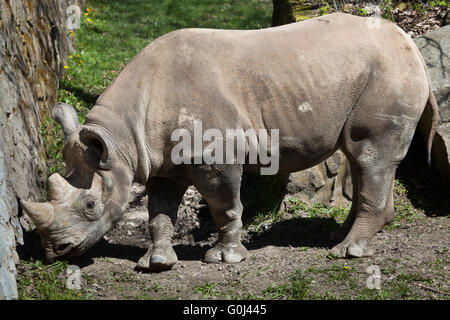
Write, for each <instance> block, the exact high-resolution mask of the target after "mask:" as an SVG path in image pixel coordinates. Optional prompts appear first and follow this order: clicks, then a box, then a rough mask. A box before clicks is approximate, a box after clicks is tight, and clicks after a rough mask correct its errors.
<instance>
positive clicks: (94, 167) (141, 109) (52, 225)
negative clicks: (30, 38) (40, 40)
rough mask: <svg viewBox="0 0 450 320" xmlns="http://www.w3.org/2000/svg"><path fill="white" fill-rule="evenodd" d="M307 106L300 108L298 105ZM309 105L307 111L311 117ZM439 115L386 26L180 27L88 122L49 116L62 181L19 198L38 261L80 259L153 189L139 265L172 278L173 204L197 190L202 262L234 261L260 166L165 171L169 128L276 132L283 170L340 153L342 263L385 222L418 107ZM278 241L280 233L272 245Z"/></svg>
mask: <svg viewBox="0 0 450 320" xmlns="http://www.w3.org/2000/svg"><path fill="white" fill-rule="evenodd" d="M300 106H302V107H300ZM305 106H308V107H307V108H306V107H305ZM426 106H427V107H428V108H430V111H431V112H432V114H433V120H432V123H429V124H427V125H428V128H429V129H430V131H429V132H430V134H429V139H428V150H430V148H431V141H432V138H433V135H434V131H435V126H436V121H437V106H436V102H435V100H434V97H433V95H432V93H431V90H430V83H429V78H428V73H427V71H426V67H425V64H424V62H423V60H422V57H421V56H420V53H419V52H418V50H417V49H416V47H415V45H414V43H413V42H412V41H411V40H410V39H409V37H408V36H407V35H406V34H405V33H404V32H403V31H402V30H401V29H399V28H398V27H396V26H395V25H394V24H392V23H390V22H387V21H381V24H380V26H379V28H374V24H373V21H372V22H371V23H368V20H367V19H365V18H360V17H354V16H350V15H344V14H333V15H328V16H324V17H320V18H315V19H311V20H308V21H304V22H301V23H294V24H290V25H286V26H281V27H276V28H269V29H264V30H254V31H231V30H210V29H184V30H179V31H175V32H171V33H169V34H167V35H165V36H162V37H160V38H158V39H157V40H155V41H153V42H152V43H151V44H149V45H148V46H147V47H146V48H145V49H143V50H142V51H141V52H140V53H139V54H138V55H137V56H136V57H135V58H134V59H133V60H132V61H131V62H130V63H129V64H128V65H127V66H126V67H125V68H124V69H123V71H122V72H121V73H120V75H119V76H118V78H117V79H116V80H115V81H114V83H113V84H112V85H111V86H110V87H109V88H108V89H107V90H106V91H105V92H104V93H103V94H102V95H101V96H100V98H99V99H98V100H97V102H96V105H95V106H94V108H93V109H92V110H91V111H90V112H89V114H88V115H87V117H86V120H85V123H84V124H83V125H81V126H80V125H78V121H77V117H76V113H75V111H74V110H73V108H72V107H71V106H69V105H65V104H58V105H56V107H55V108H54V110H53V116H54V118H55V119H56V120H57V121H58V122H59V123H60V124H61V125H62V127H63V129H64V133H65V136H66V143H65V146H64V151H63V153H64V159H65V162H66V168H67V172H66V178H62V177H61V176H59V175H57V174H55V175H53V176H51V178H50V190H49V201H48V202H45V203H31V202H26V201H22V205H23V207H24V209H25V211H26V212H27V213H28V214H29V215H30V216H31V217H32V218H33V220H34V221H35V223H36V225H37V228H38V230H39V231H40V233H41V238H42V244H43V246H44V248H45V250H46V254H47V257H48V258H49V259H50V260H52V259H54V258H55V257H58V256H62V255H66V254H68V255H78V254H81V253H83V252H85V251H86V250H87V249H88V248H89V247H91V246H92V245H93V244H94V243H95V242H96V241H98V240H99V239H100V238H101V237H102V236H103V235H104V234H105V233H106V232H107V231H108V230H109V229H110V228H111V227H112V226H113V225H114V223H115V222H116V221H117V220H118V219H120V217H121V216H122V214H123V212H124V210H125V208H126V205H127V203H128V198H129V194H130V187H131V184H132V182H133V181H137V182H139V183H141V184H145V185H146V186H147V188H148V194H149V203H148V210H149V214H150V231H151V236H152V240H153V247H152V248H150V249H149V251H148V252H147V254H146V255H145V256H143V257H142V258H141V259H140V260H139V262H138V267H140V268H144V269H151V270H158V269H159V270H161V269H166V268H170V267H171V266H172V265H173V264H175V263H176V261H177V256H176V254H175V252H174V250H173V249H172V245H171V237H172V235H173V225H174V222H175V219H176V214H177V208H178V205H179V203H180V200H181V198H182V196H183V194H184V192H185V190H186V188H187V187H188V186H189V185H194V186H195V187H196V188H197V190H198V191H199V192H200V193H201V194H202V195H203V196H204V198H205V199H206V201H207V202H208V205H209V208H210V211H211V214H212V216H213V219H214V221H215V224H216V226H217V230H218V233H219V240H218V243H217V245H216V246H215V247H214V248H211V249H210V250H209V251H208V252H207V253H206V256H205V257H204V261H206V262H240V261H242V260H243V259H245V258H246V255H247V251H246V249H245V248H244V246H243V245H242V244H241V241H240V230H241V226H242V222H241V213H242V209H243V208H242V204H241V201H240V195H239V190H240V182H241V176H242V172H243V170H258V166H252V167H251V166H242V165H237V164H234V165H218V164H213V165H206V164H202V165H189V164H186V165H174V164H173V163H172V161H171V158H170V154H171V150H172V148H173V146H174V145H175V144H176V143H177V142H172V141H171V134H172V132H173V130H175V129H177V128H186V129H187V130H189V131H190V132H192V130H193V129H192V127H193V121H194V120H201V121H202V124H203V130H206V129H208V128H217V129H219V130H222V132H224V130H225V129H227V128H232V129H236V128H242V129H244V130H246V129H249V128H253V129H255V130H258V129H267V130H270V129H279V130H280V131H279V134H280V149H279V150H280V159H279V161H280V171H282V172H292V171H299V170H303V169H306V168H309V167H311V166H314V165H316V164H318V163H319V162H321V161H323V160H324V159H326V158H327V157H329V156H330V155H331V154H333V153H334V152H335V151H336V150H337V149H338V148H340V149H341V150H343V152H344V153H345V155H346V156H347V158H348V160H349V162H350V166H351V171H352V181H353V190H354V194H353V205H352V209H351V212H350V214H349V216H348V218H347V220H346V221H345V223H344V224H343V225H342V227H341V228H340V229H339V230H337V231H336V232H334V233H333V234H332V237H333V238H334V239H336V240H337V241H339V243H338V244H337V245H336V246H335V247H334V248H332V250H331V253H332V254H334V255H336V256H338V257H351V256H355V257H362V256H368V255H371V254H372V250H371V249H370V247H369V241H370V239H371V238H372V237H373V236H374V235H375V233H376V232H377V231H379V230H380V229H381V228H382V227H383V226H384V225H386V224H388V223H390V222H391V221H392V220H393V217H394V208H393V196H392V189H393V181H394V174H395V170H396V167H397V165H398V164H399V162H400V161H401V160H402V159H403V158H404V156H405V154H406V152H407V149H408V147H409V145H410V142H411V139H412V137H413V134H414V131H415V129H416V126H417V124H418V122H419V119H420V118H421V115H422V112H423V111H424V108H425V107H426ZM280 236H282V235H280Z"/></svg>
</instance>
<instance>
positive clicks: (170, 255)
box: [136, 245, 178, 271]
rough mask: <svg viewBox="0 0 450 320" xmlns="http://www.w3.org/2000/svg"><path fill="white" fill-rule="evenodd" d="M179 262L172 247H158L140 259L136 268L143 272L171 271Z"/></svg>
mask: <svg viewBox="0 0 450 320" xmlns="http://www.w3.org/2000/svg"><path fill="white" fill-rule="evenodd" d="M177 261H178V258H177V254H176V253H175V251H174V250H173V248H172V246H171V245H167V246H157V247H155V248H153V249H149V250H148V251H147V253H146V254H145V255H144V256H143V257H141V258H140V259H139V261H138V263H137V265H136V267H137V268H138V269H142V270H150V271H162V270H167V269H170V268H171V267H172V266H173V265H174V264H175V263H177Z"/></svg>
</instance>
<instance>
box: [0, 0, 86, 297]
mask: <svg viewBox="0 0 450 320" xmlns="http://www.w3.org/2000/svg"><path fill="white" fill-rule="evenodd" d="M70 4H80V3H79V2H77V1H69V0H63V1H59V0H27V1H22V0H0V299H14V298H17V289H16V284H15V263H17V262H18V257H17V254H16V252H15V246H16V242H17V243H19V244H21V243H22V241H23V240H22V229H21V227H20V224H19V222H18V214H19V209H18V205H17V199H20V198H24V199H36V200H38V199H39V198H40V197H42V195H43V194H42V193H43V190H45V183H46V164H45V163H46V159H45V152H44V146H43V143H42V140H41V135H40V126H41V121H42V120H43V119H45V118H46V117H47V116H48V112H49V110H50V108H51V107H52V106H53V104H54V103H55V102H56V99H57V89H58V77H59V76H60V75H61V74H62V73H63V70H64V65H65V64H66V56H67V54H68V52H69V50H70V49H71V43H70V39H69V37H68V30H67V29H66V20H67V16H66V9H67V7H68V5H70Z"/></svg>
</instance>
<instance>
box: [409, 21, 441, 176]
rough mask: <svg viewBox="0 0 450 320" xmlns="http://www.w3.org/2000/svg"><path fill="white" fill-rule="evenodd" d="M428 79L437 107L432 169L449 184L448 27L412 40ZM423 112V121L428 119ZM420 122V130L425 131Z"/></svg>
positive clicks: (427, 113) (427, 114)
mask: <svg viewBox="0 0 450 320" xmlns="http://www.w3.org/2000/svg"><path fill="white" fill-rule="evenodd" d="M414 42H415V43H416V45H417V47H418V48H419V50H420V52H421V53H422V56H423V58H424V60H425V63H426V65H427V67H428V71H429V73H430V78H431V86H432V88H433V93H434V96H435V97H436V101H437V103H438V105H439V116H440V119H439V125H438V128H437V133H436V136H435V138H434V141H433V149H432V162H433V166H434V167H435V168H436V169H438V170H439V172H440V173H441V174H442V175H443V176H444V177H445V179H446V180H447V181H450V57H449V54H450V25H448V26H444V27H442V28H439V29H438V30H435V31H431V32H429V33H427V34H426V35H424V36H421V37H417V38H414ZM430 116H431V113H430V112H429V110H428V109H427V110H426V112H425V113H424V115H423V119H425V118H429V117H430ZM422 123H426V122H422V121H421V125H420V126H419V128H420V130H421V131H422V132H424V131H425V130H426V129H427V128H426V127H425V126H424V125H423V124H422Z"/></svg>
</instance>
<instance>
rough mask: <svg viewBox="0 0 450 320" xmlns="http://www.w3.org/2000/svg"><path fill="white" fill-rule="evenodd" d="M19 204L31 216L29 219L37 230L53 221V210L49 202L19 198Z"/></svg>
mask: <svg viewBox="0 0 450 320" xmlns="http://www.w3.org/2000/svg"><path fill="white" fill-rule="evenodd" d="M20 204H21V205H22V208H23V209H24V210H25V212H26V213H27V215H28V216H29V217H30V218H31V220H33V222H34V224H35V225H36V228H38V230H42V229H45V228H47V227H48V226H49V225H50V224H51V223H52V222H53V218H54V216H55V211H54V208H53V206H52V205H51V204H50V203H48V202H44V203H39V202H29V201H24V200H21V201H20Z"/></svg>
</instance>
